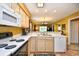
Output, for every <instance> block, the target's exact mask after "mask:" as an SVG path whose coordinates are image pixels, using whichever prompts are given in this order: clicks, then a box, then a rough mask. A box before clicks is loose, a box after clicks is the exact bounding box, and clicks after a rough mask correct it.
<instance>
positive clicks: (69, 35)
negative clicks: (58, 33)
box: [68, 16, 79, 45]
mask: <svg viewBox="0 0 79 59" xmlns="http://www.w3.org/2000/svg"><path fill="white" fill-rule="evenodd" d="M77 18H79V16H76V17H73V18H71V19H69V20H68V44H69V45H70V37H71V34H70V23H71V20H74V19H77ZM78 41H79V40H78Z"/></svg>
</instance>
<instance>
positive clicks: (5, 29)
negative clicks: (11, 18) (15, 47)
mask: <svg viewBox="0 0 79 59" xmlns="http://www.w3.org/2000/svg"><path fill="white" fill-rule="evenodd" d="M2 32H12V33H13V36H14V35H17V34H22V29H21V28H18V27H8V26H0V33H2Z"/></svg>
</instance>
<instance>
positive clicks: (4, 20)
mask: <svg viewBox="0 0 79 59" xmlns="http://www.w3.org/2000/svg"><path fill="white" fill-rule="evenodd" d="M10 10H11V9H6V8H4V7H2V6H1V5H0V24H2V25H9V26H19V24H20V16H19V15H17V14H15V13H14V12H11V11H10Z"/></svg>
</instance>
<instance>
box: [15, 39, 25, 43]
mask: <svg viewBox="0 0 79 59" xmlns="http://www.w3.org/2000/svg"><path fill="white" fill-rule="evenodd" d="M23 41H24V39H19V40H16V42H23Z"/></svg>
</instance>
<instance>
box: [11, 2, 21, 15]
mask: <svg viewBox="0 0 79 59" xmlns="http://www.w3.org/2000/svg"><path fill="white" fill-rule="evenodd" d="M11 8H12V9H13V10H14V12H15V13H18V14H19V10H20V7H19V6H18V4H17V3H12V4H11Z"/></svg>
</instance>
